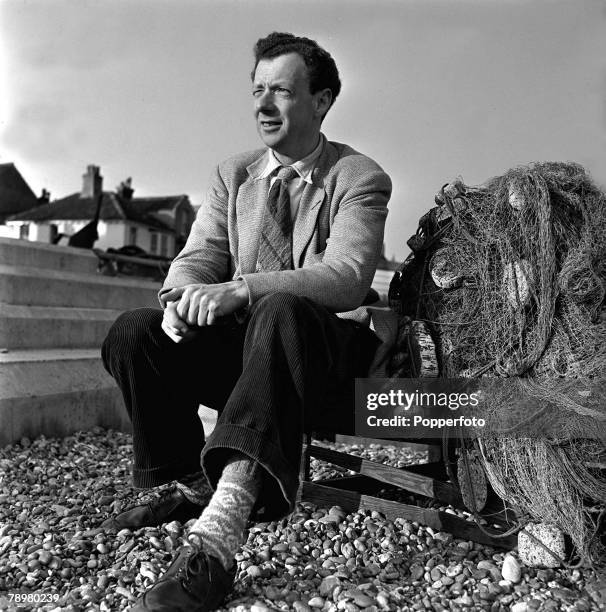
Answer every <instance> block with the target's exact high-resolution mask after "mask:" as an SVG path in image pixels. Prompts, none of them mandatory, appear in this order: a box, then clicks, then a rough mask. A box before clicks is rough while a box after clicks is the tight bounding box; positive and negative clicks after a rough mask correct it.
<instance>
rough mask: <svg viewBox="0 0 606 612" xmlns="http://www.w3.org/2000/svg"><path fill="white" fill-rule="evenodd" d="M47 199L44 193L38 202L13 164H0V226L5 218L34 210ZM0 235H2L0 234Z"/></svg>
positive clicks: (46, 193)
mask: <svg viewBox="0 0 606 612" xmlns="http://www.w3.org/2000/svg"><path fill="white" fill-rule="evenodd" d="M47 197H48V192H46V191H44V192H43V194H42V198H41V199H40V200H39V199H38V198H37V197H36V195H35V194H34V192H33V191H32V190H31V189H30V186H29V185H28V184H27V183H26V182H25V180H24V179H23V177H22V176H21V173H20V172H19V170H17V168H16V166H15V164H10V163H9V164H0V224H1V223H4V221H5V220H6V218H7V217H9V216H11V215H15V214H17V213H21V212H24V211H27V210H30V209H32V208H35V207H36V206H38V204H40V203H44V199H45V198H47ZM0 235H3V234H2V232H0ZM16 237H18V236H16Z"/></svg>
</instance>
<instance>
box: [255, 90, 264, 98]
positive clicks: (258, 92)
mask: <svg viewBox="0 0 606 612" xmlns="http://www.w3.org/2000/svg"><path fill="white" fill-rule="evenodd" d="M262 93H263V90H262V89H253V92H252V95H253V96H254V97H255V98H258V97H259V96H260V95H261V94H262Z"/></svg>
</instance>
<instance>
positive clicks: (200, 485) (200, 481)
mask: <svg viewBox="0 0 606 612" xmlns="http://www.w3.org/2000/svg"><path fill="white" fill-rule="evenodd" d="M177 489H179V491H181V493H183V495H185V497H186V498H187V499H188V500H189V501H190V502H192V503H193V504H198V505H199V506H206V504H208V500H209V499H210V497H211V495H212V490H211V488H210V485H209V484H208V480H206V476H204V472H202V471H200V472H195V473H193V474H188V475H187V476H183V478H180V479H179V480H178V481H177Z"/></svg>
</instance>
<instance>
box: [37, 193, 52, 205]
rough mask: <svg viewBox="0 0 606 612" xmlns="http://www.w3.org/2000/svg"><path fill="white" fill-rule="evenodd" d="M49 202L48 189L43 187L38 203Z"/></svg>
mask: <svg viewBox="0 0 606 612" xmlns="http://www.w3.org/2000/svg"><path fill="white" fill-rule="evenodd" d="M49 202H50V191H48V189H43V190H42V194H41V195H40V197H39V198H38V204H40V205H42V204H48V203H49Z"/></svg>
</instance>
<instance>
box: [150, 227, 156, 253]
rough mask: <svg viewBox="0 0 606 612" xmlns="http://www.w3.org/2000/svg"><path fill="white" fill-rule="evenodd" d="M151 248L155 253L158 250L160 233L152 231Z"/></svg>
mask: <svg viewBox="0 0 606 612" xmlns="http://www.w3.org/2000/svg"><path fill="white" fill-rule="evenodd" d="M149 250H150V252H151V253H153V254H154V255H155V254H156V253H157V252H158V234H156V232H152V233H151V238H150V243H149Z"/></svg>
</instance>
